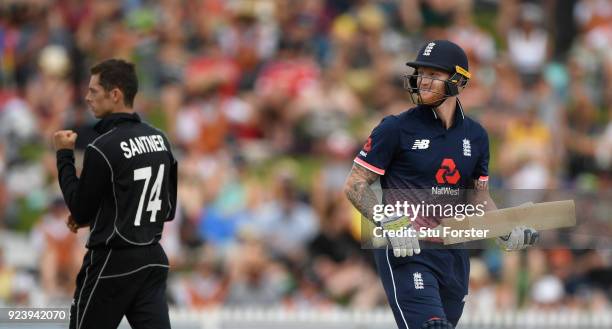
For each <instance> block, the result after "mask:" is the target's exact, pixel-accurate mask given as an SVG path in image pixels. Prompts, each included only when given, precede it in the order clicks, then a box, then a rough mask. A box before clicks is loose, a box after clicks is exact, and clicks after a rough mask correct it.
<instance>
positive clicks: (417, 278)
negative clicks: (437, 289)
mask: <svg viewBox="0 0 612 329" xmlns="http://www.w3.org/2000/svg"><path fill="white" fill-rule="evenodd" d="M412 277H413V278H414V289H417V290H422V289H425V287H424V286H423V275H421V273H420V272H414V273H413V274H412Z"/></svg>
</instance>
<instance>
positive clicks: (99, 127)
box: [94, 113, 141, 134]
mask: <svg viewBox="0 0 612 329" xmlns="http://www.w3.org/2000/svg"><path fill="white" fill-rule="evenodd" d="M127 121H132V122H140V121H141V120H140V116H138V114H137V113H111V114H109V115H107V116H105V117H104V118H103V119H102V120H100V121H99V122H98V123H96V125H95V126H94V129H95V130H96V132H98V133H99V134H104V133H106V132H108V131H109V130H111V129H113V127H115V126H116V125H118V124H120V123H122V122H127Z"/></svg>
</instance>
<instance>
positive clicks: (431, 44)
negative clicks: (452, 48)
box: [423, 42, 436, 56]
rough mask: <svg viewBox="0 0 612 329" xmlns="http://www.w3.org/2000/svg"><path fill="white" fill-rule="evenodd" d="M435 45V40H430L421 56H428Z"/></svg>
mask: <svg viewBox="0 0 612 329" xmlns="http://www.w3.org/2000/svg"><path fill="white" fill-rule="evenodd" d="M435 45H436V43H435V42H430V43H429V44H428V45H427V47H425V50H423V56H429V55H431V51H432V50H433V47H434V46H435Z"/></svg>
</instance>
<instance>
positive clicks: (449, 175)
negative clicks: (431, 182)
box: [436, 158, 461, 185]
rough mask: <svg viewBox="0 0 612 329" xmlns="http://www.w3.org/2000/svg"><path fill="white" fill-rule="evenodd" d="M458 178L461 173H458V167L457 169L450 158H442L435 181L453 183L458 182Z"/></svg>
mask: <svg viewBox="0 0 612 329" xmlns="http://www.w3.org/2000/svg"><path fill="white" fill-rule="evenodd" d="M460 178H461V175H460V174H459V169H457V166H456V165H455V161H453V159H450V158H445V159H444V160H442V164H441V165H440V169H438V171H437V172H436V182H438V184H452V185H455V184H457V182H459V179H460Z"/></svg>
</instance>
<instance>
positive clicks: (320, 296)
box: [0, 0, 612, 311]
mask: <svg viewBox="0 0 612 329" xmlns="http://www.w3.org/2000/svg"><path fill="white" fill-rule="evenodd" d="M439 38H447V39H450V40H452V41H454V42H456V43H458V44H459V45H461V46H462V47H463V48H464V49H465V50H466V52H467V53H468V56H469V63H470V64H469V65H470V67H469V69H470V72H471V73H472V76H473V78H472V79H471V80H470V82H469V85H468V87H467V88H466V89H465V90H464V91H463V93H462V94H461V95H460V98H461V100H462V103H463V107H464V109H465V111H466V114H467V115H469V116H471V117H473V118H475V119H477V120H479V121H480V122H481V123H482V124H483V125H484V126H485V127H486V129H487V130H488V132H489V136H490V142H491V164H490V171H491V177H492V179H491V185H492V186H493V187H494V188H510V189H568V190H577V191H586V192H588V193H603V194H604V195H608V196H609V195H610V193H607V194H606V192H607V191H609V190H610V186H611V185H612V184H611V183H612V179H611V172H612V120H611V115H612V2H610V1H607V0H567V1H512V0H509V1H493V0H401V1H395V0H372V1H365V0H353V1H349V0H278V1H274V0H257V1H255V0H227V1H223V0H160V1H148V0H125V1H118V0H18V1H15V0H4V1H2V2H1V3H0V158H1V159H2V161H0V237H2V238H0V305H3V304H5V305H6V304H18V305H25V304H32V303H37V302H38V303H51V302H54V301H55V302H58V301H66V300H67V301H70V299H71V294H72V291H73V288H74V279H75V276H76V273H77V271H78V269H79V266H80V263H81V258H82V255H83V254H84V247H83V245H84V240H85V239H86V235H87V233H86V232H84V231H85V230H82V231H81V232H80V233H79V234H77V235H74V234H72V233H70V232H69V231H68V229H66V227H65V225H64V221H65V219H66V217H67V215H68V211H67V209H66V207H65V206H64V204H63V201H62V199H61V193H60V191H59V187H58V184H57V173H56V169H55V154H54V152H53V150H52V145H51V142H50V140H51V138H50V136H51V134H52V133H53V132H54V131H56V130H59V129H66V128H68V129H73V130H75V131H76V132H77V133H78V134H79V139H78V140H77V144H78V145H77V147H78V148H79V149H80V152H78V153H79V154H80V156H78V157H77V162H78V161H79V159H81V157H82V150H83V148H84V147H85V146H86V145H87V143H88V142H89V141H90V140H91V139H92V138H93V137H95V132H94V131H93V130H92V126H93V124H94V123H95V119H94V118H93V117H92V115H91V113H90V112H89V111H88V109H87V107H86V105H85V104H84V101H83V99H84V94H85V92H86V87H87V83H88V81H89V71H88V70H89V67H90V66H91V65H93V64H95V63H97V62H99V61H101V60H103V59H107V58H110V57H120V58H124V59H128V60H131V61H133V62H134V63H135V64H136V66H137V71H138V76H139V81H140V89H139V93H138V95H137V98H136V104H135V109H136V111H137V112H138V113H140V114H141V116H142V117H143V118H144V119H145V120H147V121H149V122H151V123H152V124H154V125H155V126H157V127H159V128H161V129H163V130H165V131H166V132H167V134H168V136H169V138H170V140H171V141H172V143H173V149H174V152H175V154H176V156H177V158H178V160H179V165H180V172H179V179H180V181H179V202H180V207H179V211H178V214H177V218H176V219H175V220H174V221H173V222H170V223H168V224H167V225H166V228H165V231H164V239H163V241H162V242H163V245H164V247H165V249H166V251H167V253H168V255H169V257H170V260H171V266H172V271H171V277H170V279H169V288H168V294H169V297H170V300H171V302H172V304H173V305H175V306H178V307H189V308H205V307H215V306H221V305H232V306H234V305H240V306H243V305H258V306H261V305H282V306H284V307H288V308H303V307H314V308H327V307H335V306H338V305H340V306H347V307H356V308H362V309H369V308H372V307H375V306H380V305H384V304H385V303H386V299H385V296H384V293H383V291H382V287H381V285H380V283H379V279H378V278H377V274H376V271H375V268H374V266H373V264H372V259H371V257H370V255H369V252H368V251H366V250H362V249H361V245H360V240H359V239H360V232H359V229H360V218H359V215H358V214H357V213H356V211H355V210H354V209H353V208H352V206H351V205H350V204H349V203H348V202H347V201H346V199H345V197H344V196H343V193H342V187H343V184H344V180H345V178H346V176H347V174H348V172H349V170H350V168H351V165H352V160H353V158H354V156H355V155H356V153H357V152H358V150H359V149H360V148H361V145H363V143H364V142H365V140H366V139H367V136H368V134H369V133H370V131H371V129H372V128H373V127H374V126H375V125H376V124H377V123H378V122H379V121H380V120H381V119H382V118H383V117H384V116H386V115H389V114H395V113H399V112H401V111H404V110H406V109H408V108H410V107H412V106H413V105H412V104H411V103H410V102H409V97H408V95H407V91H406V90H404V89H403V82H402V80H401V76H402V75H403V74H405V73H409V70H408V68H407V67H406V66H405V65H404V64H405V62H406V61H407V60H410V59H412V58H414V57H415V55H416V51H417V50H418V48H419V47H420V46H421V45H422V44H423V42H424V41H425V40H430V39H439ZM603 200H606V199H605V198H604V199H603ZM605 202H608V203H609V199H607V201H605ZM604 217H606V218H607V219H609V218H610V213H607V214H604ZM609 224H610V223H608V225H609ZM16 237H23V239H26V241H27V243H25V244H22V247H19V248H16V247H14V246H12V247H11V242H10V241H16V240H15V239H17V238H16ZM18 240H19V239H17V241H18ZM15 243H17V242H15ZM586 246H588V244H587V245H586ZM9 251H10V253H9ZM17 252H19V253H18V255H20V257H15V255H17V254H13V253H17ZM11 256H13V257H11ZM16 258H18V259H16ZM10 259H12V261H11V260H10ZM28 260H30V261H28ZM611 274H612V254H611V253H610V250H607V249H590V250H589V249H586V250H570V249H569V248H555V249H533V250H531V251H529V252H523V253H512V254H510V253H502V252H501V251H498V250H495V249H482V250H475V251H474V257H473V259H472V280H471V288H470V295H471V296H470V297H468V300H469V301H470V302H469V303H468V308H471V309H478V310H484V311H487V310H491V309H495V308H504V309H511V308H515V307H543V308H554V307H568V308H580V309H589V310H598V309H602V308H604V307H610V306H611V305H612V286H611V283H612V282H611V281H612V280H611V279H610V278H611V277H612V276H611Z"/></svg>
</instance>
